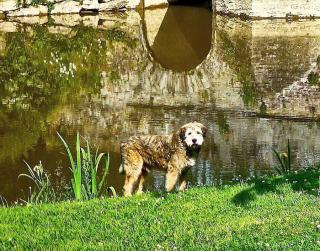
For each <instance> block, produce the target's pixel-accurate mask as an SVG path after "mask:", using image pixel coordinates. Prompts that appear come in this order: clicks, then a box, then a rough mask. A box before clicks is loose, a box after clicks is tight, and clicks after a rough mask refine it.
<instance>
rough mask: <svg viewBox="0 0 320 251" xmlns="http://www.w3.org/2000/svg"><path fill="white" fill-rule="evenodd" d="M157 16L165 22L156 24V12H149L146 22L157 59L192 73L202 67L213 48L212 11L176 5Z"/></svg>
mask: <svg viewBox="0 0 320 251" xmlns="http://www.w3.org/2000/svg"><path fill="white" fill-rule="evenodd" d="M157 17H161V18H160V20H161V19H162V20H161V22H159V21H158V22H157V23H156V25H155V24H154V23H155V22H154V19H155V17H154V13H153V11H148V10H147V11H146V12H145V15H144V20H143V24H144V26H145V30H146V33H145V34H146V35H147V37H146V43H147V44H148V49H149V53H150V54H151V55H152V57H153V58H154V60H155V61H157V62H158V63H159V64H160V65H161V66H162V67H164V68H166V69H170V70H173V71H189V70H192V69H194V68H196V67H197V66H198V65H199V64H201V63H202V61H203V60H204V59H205V58H206V57H207V55H208V53H209V52H210V49H211V45H212V12H211V11H209V10H208V9H206V8H200V7H199V8H196V7H194V8H190V7H183V6H180V7H175V6H173V7H170V8H168V9H165V10H162V12H161V15H159V16H157ZM157 25H158V26H159V27H157ZM153 33H155V34H156V35H155V34H153Z"/></svg>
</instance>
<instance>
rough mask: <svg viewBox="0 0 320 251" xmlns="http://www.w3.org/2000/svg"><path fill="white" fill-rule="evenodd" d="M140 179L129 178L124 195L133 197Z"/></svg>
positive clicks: (125, 184) (124, 188)
mask: <svg viewBox="0 0 320 251" xmlns="http://www.w3.org/2000/svg"><path fill="white" fill-rule="evenodd" d="M138 178H139V177H135V176H127V177H126V180H125V182H124V186H123V190H124V192H123V194H124V196H126V197H129V196H132V193H133V191H134V188H135V186H136V183H137V181H138Z"/></svg>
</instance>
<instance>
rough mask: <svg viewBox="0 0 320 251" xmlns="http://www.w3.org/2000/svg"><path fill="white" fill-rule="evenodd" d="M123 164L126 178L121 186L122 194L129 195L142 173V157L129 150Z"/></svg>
mask: <svg viewBox="0 0 320 251" xmlns="http://www.w3.org/2000/svg"><path fill="white" fill-rule="evenodd" d="M124 165H125V166H124V169H125V172H126V180H125V183H124V186H123V190H124V196H131V195H132V193H133V192H134V190H135V188H136V186H137V182H138V180H139V178H140V176H141V173H142V168H143V159H142V157H141V155H139V154H136V153H134V152H131V153H130V155H128V159H126V162H124Z"/></svg>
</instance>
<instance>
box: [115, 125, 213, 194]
mask: <svg viewBox="0 0 320 251" xmlns="http://www.w3.org/2000/svg"><path fill="white" fill-rule="evenodd" d="M206 133H207V128H206V127H205V126H204V125H203V124H201V123H198V122H192V123H188V124H186V125H184V126H182V127H181V128H180V129H179V130H178V131H177V132H176V133H173V134H170V135H163V136H162V135H141V136H133V137H130V138H129V139H128V141H126V142H123V143H122V144H121V147H120V148H121V149H120V151H121V162H122V163H121V166H120V169H119V172H120V173H125V175H126V178H125V184H124V187H123V189H124V195H125V196H131V195H132V194H133V192H134V191H135V190H137V193H142V191H143V183H144V181H145V178H146V176H147V175H148V173H149V172H150V170H151V169H153V168H157V169H162V170H165V171H166V172H167V174H166V185H165V186H166V190H167V191H168V192H170V191H172V190H173V189H174V188H175V185H176V183H177V182H178V181H179V191H184V190H185V188H186V180H185V178H186V173H187V171H188V168H189V167H192V166H194V165H195V163H196V158H197V157H198V154H199V152H200V149H201V146H202V144H203V141H204V138H205V136H206Z"/></svg>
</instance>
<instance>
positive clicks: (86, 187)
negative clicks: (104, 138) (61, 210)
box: [57, 133, 110, 200]
mask: <svg viewBox="0 0 320 251" xmlns="http://www.w3.org/2000/svg"><path fill="white" fill-rule="evenodd" d="M57 134H58V136H59V138H60V139H61V141H62V143H63V145H64V146H65V148H66V151H67V154H68V157H69V162H70V169H71V172H72V177H73V178H72V180H71V182H72V189H73V192H74V197H75V199H76V200H83V199H85V200H88V199H91V198H97V197H98V196H100V195H101V193H102V189H103V185H104V184H105V181H106V177H107V174H108V171H109V164H110V157H109V154H108V153H100V154H99V153H98V149H97V150H96V151H95V154H93V153H92V150H91V146H90V143H89V141H88V140H87V139H85V143H86V144H85V147H81V141H80V134H79V133H77V139H76V156H75V158H74V156H73V155H72V152H71V150H70V147H69V145H68V144H67V142H66V141H65V140H64V139H63V137H62V136H61V135H60V134H59V133H57ZM103 159H104V160H105V163H104V165H103V170H102V177H101V178H100V179H99V177H98V169H99V166H100V163H101V162H102V160H103Z"/></svg>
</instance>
